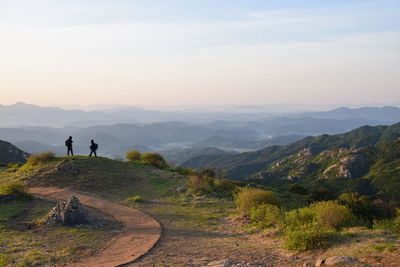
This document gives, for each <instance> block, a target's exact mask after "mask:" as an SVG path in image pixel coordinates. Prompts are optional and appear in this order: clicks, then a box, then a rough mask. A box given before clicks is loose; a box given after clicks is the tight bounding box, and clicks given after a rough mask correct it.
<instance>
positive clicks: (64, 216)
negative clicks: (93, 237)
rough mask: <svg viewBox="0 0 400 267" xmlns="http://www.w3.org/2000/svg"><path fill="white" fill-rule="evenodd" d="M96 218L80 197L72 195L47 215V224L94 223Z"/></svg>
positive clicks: (72, 224) (73, 224) (71, 224)
mask: <svg viewBox="0 0 400 267" xmlns="http://www.w3.org/2000/svg"><path fill="white" fill-rule="evenodd" d="M93 223H94V220H93V219H92V218H91V217H90V216H89V214H88V212H87V209H86V208H85V207H84V206H83V205H82V204H81V202H80V201H79V199H77V198H76V197H74V196H72V197H71V198H70V199H69V200H68V201H66V202H59V203H57V205H56V206H55V207H54V208H53V209H52V210H51V211H50V213H49V214H48V216H47V219H46V224H50V225H51V224H53V225H54V224H62V225H67V226H75V225H80V224H93Z"/></svg>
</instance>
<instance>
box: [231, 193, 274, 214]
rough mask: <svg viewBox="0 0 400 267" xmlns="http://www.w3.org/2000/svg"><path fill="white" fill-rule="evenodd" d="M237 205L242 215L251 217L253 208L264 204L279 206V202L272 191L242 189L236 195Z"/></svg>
mask: <svg viewBox="0 0 400 267" xmlns="http://www.w3.org/2000/svg"><path fill="white" fill-rule="evenodd" d="M235 204H236V208H237V210H238V211H239V212H240V213H241V214H242V215H246V216H248V215H250V212H251V209H252V208H253V207H257V206H260V205H262V204H271V205H276V206H278V205H279V200H278V198H277V197H276V196H275V194H274V193H273V192H271V191H264V190H261V189H257V188H242V189H241V190H240V191H239V192H238V193H237V194H236V195H235Z"/></svg>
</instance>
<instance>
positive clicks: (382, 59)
mask: <svg viewBox="0 0 400 267" xmlns="http://www.w3.org/2000/svg"><path fill="white" fill-rule="evenodd" d="M399 18H400V1H398V0H362V1H361V0H141V1H136V0H129V1H128V0H40V1H37V0H0V95H1V97H0V104H11V103H15V102H17V101H23V102H27V103H32V104H38V105H70V104H79V105H94V104H124V105H151V106H157V105H160V106H174V105H231V104H235V105H258V104H281V103H285V104H318V105H321V104H336V103H346V104H369V103H381V104H387V103H400V19H399Z"/></svg>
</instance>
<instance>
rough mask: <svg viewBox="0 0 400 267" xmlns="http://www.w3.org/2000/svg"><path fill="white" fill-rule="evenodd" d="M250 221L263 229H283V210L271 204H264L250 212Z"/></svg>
mask: <svg viewBox="0 0 400 267" xmlns="http://www.w3.org/2000/svg"><path fill="white" fill-rule="evenodd" d="M250 219H251V221H253V222H255V223H257V225H258V226H260V227H262V228H270V227H274V228H282V226H283V213H282V211H281V209H280V208H279V207H278V206H275V205H271V204H262V205H260V206H258V207H253V208H252V209H251V212H250Z"/></svg>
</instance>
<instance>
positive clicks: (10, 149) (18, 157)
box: [0, 140, 29, 165]
mask: <svg viewBox="0 0 400 267" xmlns="http://www.w3.org/2000/svg"><path fill="white" fill-rule="evenodd" d="M28 155H29V154H28V153H26V152H24V151H22V150H20V149H18V148H17V147H16V146H14V145H12V144H10V143H8V142H5V141H1V140H0V165H2V164H8V163H17V162H25V161H26V158H27V157H28Z"/></svg>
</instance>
